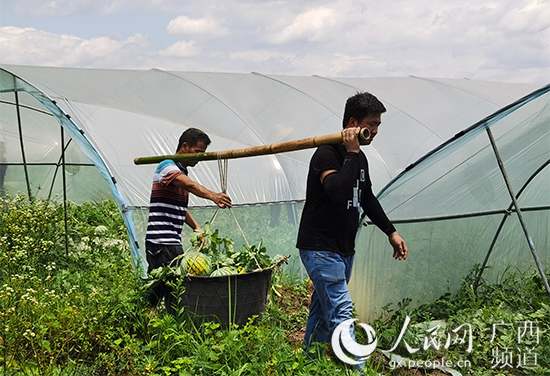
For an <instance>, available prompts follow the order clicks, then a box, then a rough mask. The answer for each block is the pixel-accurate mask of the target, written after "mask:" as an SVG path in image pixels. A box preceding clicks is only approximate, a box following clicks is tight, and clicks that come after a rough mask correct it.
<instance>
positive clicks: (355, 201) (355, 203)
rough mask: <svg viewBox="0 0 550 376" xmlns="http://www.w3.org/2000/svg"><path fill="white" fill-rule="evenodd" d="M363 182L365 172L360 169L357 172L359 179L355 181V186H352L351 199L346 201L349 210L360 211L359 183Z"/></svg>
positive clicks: (360, 192) (360, 191)
mask: <svg viewBox="0 0 550 376" xmlns="http://www.w3.org/2000/svg"><path fill="white" fill-rule="evenodd" d="M364 182H365V170H364V169H361V170H360V171H359V179H357V180H356V182H355V185H354V186H353V198H352V199H351V200H348V207H347V209H348V210H349V209H350V208H356V209H357V211H358V212H359V211H361V194H362V190H361V188H360V183H364Z"/></svg>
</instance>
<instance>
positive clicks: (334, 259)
mask: <svg viewBox="0 0 550 376" xmlns="http://www.w3.org/2000/svg"><path fill="white" fill-rule="evenodd" d="M300 258H301V260H302V263H303V264H304V266H305V268H306V270H307V273H308V275H309V278H310V279H311V281H312V282H313V286H315V291H314V292H313V296H312V297H311V306H310V309H309V317H308V320H307V326H306V333H305V336H304V345H305V347H306V349H308V348H309V347H310V345H311V344H312V343H314V342H319V343H330V340H331V337H332V333H333V332H334V329H335V328H336V326H338V324H340V323H341V322H342V321H344V320H347V319H351V318H352V315H353V302H352V300H351V295H350V293H349V288H348V282H349V280H350V278H351V269H352V266H353V258H354V256H349V257H343V256H340V255H339V254H337V253H334V252H330V251H306V250H302V249H301V250H300Z"/></svg>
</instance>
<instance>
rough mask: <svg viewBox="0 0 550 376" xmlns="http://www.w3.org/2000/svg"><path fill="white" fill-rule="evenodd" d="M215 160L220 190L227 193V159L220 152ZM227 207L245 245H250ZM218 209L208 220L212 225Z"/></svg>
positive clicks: (230, 209) (233, 214)
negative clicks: (216, 161)
mask: <svg viewBox="0 0 550 376" xmlns="http://www.w3.org/2000/svg"><path fill="white" fill-rule="evenodd" d="M217 160H218V171H219V174H220V186H221V191H222V192H223V193H227V171H228V167H229V161H228V159H227V158H223V155H222V154H221V153H220V152H218V153H217ZM227 209H228V210H229V212H230V213H231V215H232V216H233V219H234V220H235V223H236V224H237V228H238V229H239V232H240V233H241V235H242V237H243V239H244V242H245V243H246V245H247V247H250V244H249V243H248V239H247V238H246V235H245V234H244V231H243V229H242V227H241V225H240V224H239V221H238V220H237V217H236V216H235V213H234V212H233V210H232V208H227ZM219 211H220V207H218V208H217V209H216V212H215V213H214V215H213V216H212V219H211V220H210V223H211V224H212V225H213V224H214V220H215V219H216V217H217V216H218V213H219Z"/></svg>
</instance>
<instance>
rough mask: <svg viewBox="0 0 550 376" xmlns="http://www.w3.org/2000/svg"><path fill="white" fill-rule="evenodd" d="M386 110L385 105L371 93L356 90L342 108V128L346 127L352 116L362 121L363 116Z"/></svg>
mask: <svg viewBox="0 0 550 376" xmlns="http://www.w3.org/2000/svg"><path fill="white" fill-rule="evenodd" d="M384 112H386V107H384V105H383V104H382V102H380V101H379V100H378V98H376V97H375V96H374V95H372V94H371V93H367V92H364V93H360V92H358V93H357V94H355V95H354V96H352V97H349V98H348V100H347V101H346V108H345V109H344V119H343V121H342V124H343V128H345V127H347V125H348V123H349V120H350V119H351V118H354V119H355V120H357V121H358V122H362V121H363V119H364V118H366V117H367V116H370V115H378V114H382V113H384Z"/></svg>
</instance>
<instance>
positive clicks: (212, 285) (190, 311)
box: [166, 269, 272, 327]
mask: <svg viewBox="0 0 550 376" xmlns="http://www.w3.org/2000/svg"><path fill="white" fill-rule="evenodd" d="M271 274H272V270H271V269H265V270H260V271H255V272H250V273H245V274H232V275H229V276H218V277H202V276H186V277H184V278H183V281H182V286H184V287H185V292H184V293H183V294H181V296H179V297H176V296H174V294H173V293H172V294H168V295H167V296H166V307H167V309H168V312H170V313H175V307H178V306H179V307H184V308H185V309H184V310H183V314H184V315H186V316H188V317H191V318H192V319H193V320H194V321H207V322H208V321H210V322H212V321H213V322H219V323H220V324H221V325H223V326H225V327H227V326H229V325H230V324H237V325H244V324H246V323H247V322H248V321H249V319H250V318H251V317H253V316H255V315H257V316H260V315H261V313H262V312H263V310H264V308H265V303H266V299H267V293H268V291H269V287H270V285H271Z"/></svg>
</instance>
